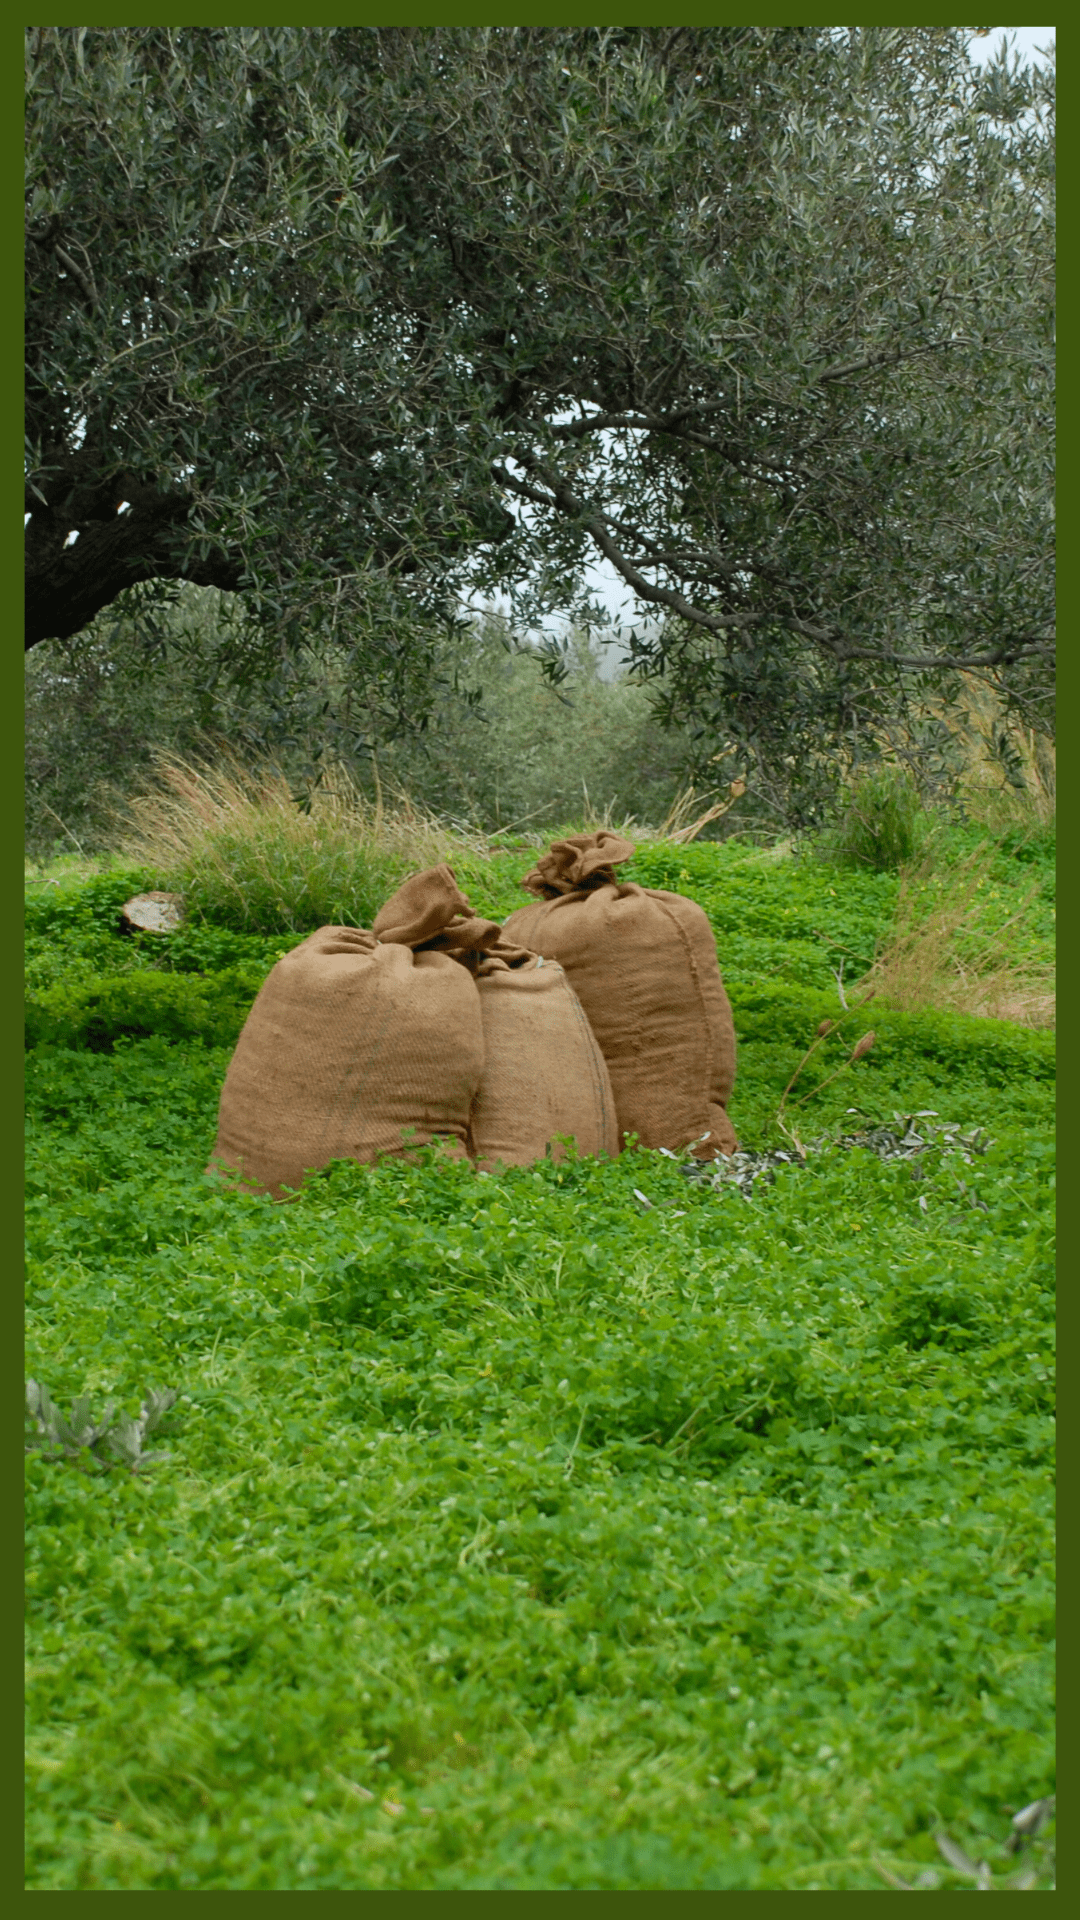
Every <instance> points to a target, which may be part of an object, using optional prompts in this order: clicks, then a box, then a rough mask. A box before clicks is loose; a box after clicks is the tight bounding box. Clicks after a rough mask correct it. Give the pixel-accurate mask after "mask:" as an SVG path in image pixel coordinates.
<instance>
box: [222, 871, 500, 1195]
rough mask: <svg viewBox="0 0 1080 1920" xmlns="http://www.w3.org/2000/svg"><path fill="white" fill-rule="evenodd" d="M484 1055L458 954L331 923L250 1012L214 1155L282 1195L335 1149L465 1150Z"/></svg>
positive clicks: (475, 1006) (357, 1154)
mask: <svg viewBox="0 0 1080 1920" xmlns="http://www.w3.org/2000/svg"><path fill="white" fill-rule="evenodd" d="M384 911H385V909H384ZM483 1065H484V1038H483V1028H482V1025H481V1018H480V1000H479V996H478V994H477V990H476V982H475V981H474V980H473V979H472V978H471V976H470V974H469V972H468V970H467V969H466V968H465V967H463V966H461V965H459V964H458V962H457V960H455V959H454V958H452V957H451V955H450V954H449V953H443V952H438V951H428V952H421V953H416V954H414V953H412V952H411V951H410V950H409V948H408V946H406V945H402V944H399V943H397V942H395V941H390V942H386V941H382V942H380V941H379V940H377V939H376V937H375V935H374V933H366V932H363V931H362V930H361V929H359V928H357V927H321V928H320V929H319V931H318V933H313V934H312V935H311V937H310V938H309V939H307V940H305V941H304V942H303V944H302V945H301V946H299V947H295V948H294V949H293V951H292V952H291V953H288V954H286V955H285V957H284V959H282V960H279V961H278V963H277V965H276V967H275V968H274V969H273V971H272V973H271V974H270V975H269V977H268V979H267V980H266V981H265V982H264V984H263V987H262V990H261V992H260V993H259V996H258V998H257V1000H256V1001H255V1004H254V1006H253V1007H252V1009H251V1012H250V1014H249V1015H248V1018H247V1021H246V1023H245V1026H244V1029H243V1032H242V1033H241V1035H240V1039H239V1041H238V1043H237V1047H236V1051H235V1053H234V1054H233V1057H232V1061H231V1063H230V1065H229V1070H228V1073H227V1074H226V1077H225V1085H224V1087H223V1089H222V1093H221V1106H220V1112H219V1118H218V1136H217V1142H216V1144H215V1147H214V1153H213V1157H212V1160H211V1167H217V1168H218V1169H233V1170H235V1171H236V1172H237V1173H238V1174H239V1177H240V1180H241V1182H242V1184H243V1185H244V1186H246V1187H249V1188H252V1189H254V1190H257V1191H269V1192H270V1193H272V1194H273V1195H274V1196H275V1198H280V1197H281V1194H282V1190H283V1189H284V1188H295V1187H298V1186H299V1185H300V1183H301V1180H302V1179H303V1175H304V1172H305V1170H306V1169H307V1168H313V1167H322V1166H325V1165H326V1164H327V1163H328V1162H329V1161H330V1160H338V1159H350V1160H360V1161H370V1160H374V1159H375V1158H376V1157H377V1156H378V1155H379V1154H380V1153H401V1152H402V1151H404V1150H406V1149H407V1148H408V1146H409V1145H410V1144H415V1145H419V1146H424V1145H427V1144H428V1143H429V1142H431V1141H434V1140H441V1141H443V1142H444V1143H445V1145H446V1147H447V1148H448V1149H449V1150H450V1151H451V1152H452V1153H453V1154H454V1155H455V1156H457V1157H459V1158H460V1157H462V1156H463V1155H464V1153H465V1139H466V1133H467V1130H468V1123H469V1114H470V1112H471V1110H472V1105H473V1101H474V1100H475V1097H476V1093H477V1090H478V1088H479V1085H480V1076H481V1072H482V1070H483Z"/></svg>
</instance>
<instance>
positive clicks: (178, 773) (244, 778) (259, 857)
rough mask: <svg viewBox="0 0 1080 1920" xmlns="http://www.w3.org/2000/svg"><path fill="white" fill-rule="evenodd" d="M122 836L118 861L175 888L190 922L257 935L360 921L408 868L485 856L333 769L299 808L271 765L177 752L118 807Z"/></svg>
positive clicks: (417, 812) (400, 801)
mask: <svg viewBox="0 0 1080 1920" xmlns="http://www.w3.org/2000/svg"><path fill="white" fill-rule="evenodd" d="M122 840H123V845H122V851H123V854H124V855H125V857H126V858H128V859H131V860H134V861H136V862H138V864H140V865H142V866H147V867H151V868H153V869H154V871H155V872H156V873H157V874H158V875H159V877H160V880H161V883H162V884H164V885H165V886H168V887H172V888H175V889H176V890H177V891H178V892H181V893H183V895H184V900H185V905H186V909H187V912H188V914H189V916H190V917H191V918H193V919H196V920H198V919H207V920H213V921H215V922H216V923H217V924H218V925H224V926H229V927H234V928H236V929H238V930H239V931H242V932H249V933H267V934H272V933H306V932H309V931H311V930H312V929H314V928H315V927H319V926H326V925H331V924H340V925H352V926H370V925H371V922H372V920H373V919H374V917H375V915H376V913H377V912H378V910H379V908H380V907H381V906H382V904H383V902H384V900H385V899H386V898H387V896H388V895H389V894H390V893H392V892H393V891H394V889H395V888H396V887H397V886H399V885H400V884H401V882H402V880H403V879H405V877H406V876H407V874H409V873H410V872H415V871H416V869H417V868H418V867H427V866H434V865H436V864H437V863H438V862H439V861H443V860H446V861H449V862H450V863H451V864H454V863H455V862H456V863H457V866H458V867H460V865H461V862H462V858H463V857H464V859H465V860H466V861H472V862H475V861H476V860H477V858H478V857H480V856H482V854H483V852H484V848H483V845H482V843H481V842H480V841H479V840H477V839H472V838H470V837H469V836H467V835H466V834H465V833H463V832H460V831H456V830H454V829H451V828H449V827H446V826H443V825H442V824H441V823H440V822H439V821H437V820H436V819H434V818H433V817H432V816H431V815H430V814H428V813H426V812H425V811H424V810H423V809H421V808H418V807H416V806H415V805H414V804H413V803H412V802H411V801H410V799H409V798H408V796H407V795H405V794H403V793H397V794H395V796H394V798H393V800H392V802H391V803H390V804H388V805H384V803H383V798H382V794H381V790H380V792H379V794H378V797H377V799H376V800H375V801H370V800H368V799H367V798H366V797H365V796H364V795H363V794H362V793H360V792H359V790H358V789H357V787H356V786H355V784H354V783H353V781H352V780H351V779H350V777H349V775H348V773H347V772H346V771H345V770H344V768H342V767H340V766H331V767H328V768H327V770H326V773H325V776H324V779H323V781H322V783H321V784H320V785H319V787H318V788H317V789H316V790H315V792H314V793H313V794H312V795H311V796H310V797H309V799H308V800H307V801H306V802H305V804H304V805H303V806H302V805H301V804H300V803H299V802H298V801H297V799H296V798H295V797H294V795H293V792H292V790H291V788H290V785H289V782H288V780H287V779H286V777H285V775H284V773H283V772H282V771H281V769H280V767H278V766H277V765H276V764H274V763H273V762H272V761H270V762H264V763H263V764H262V765H261V766H259V767H257V768H255V769H253V770H252V769H248V768H246V767H244V766H242V765H241V764H240V762H239V761H238V760H236V759H234V758H232V757H230V756H228V755H224V756H221V757H219V758H218V759H217V760H215V761H213V762H209V761H207V762H198V761H194V760H189V759H185V758H183V757H182V756H180V755H179V754H175V753H159V754H157V755H156V756H155V759H154V764H153V774H152V777H151V780H150V782H149V783H148V784H147V785H146V787H145V788H144V790H143V791H142V792H141V793H137V794H136V795H134V796H133V797H132V798H130V799H129V800H127V801H126V802H125V805H124V815H123V820H122ZM463 884H464V882H463Z"/></svg>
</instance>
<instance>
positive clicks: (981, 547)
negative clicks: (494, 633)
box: [26, 27, 1053, 755]
mask: <svg viewBox="0 0 1080 1920" xmlns="http://www.w3.org/2000/svg"><path fill="white" fill-rule="evenodd" d="M27 61H28V76H29V116H28V172H27V196H26V205H27V366H28V376H27V377H28V404H27V456H26V513H27V516H28V519H27V529H26V568H27V574H26V579H27V597H26V644H27V646H33V645H34V644H36V643H37V642H38V641H40V640H43V639H46V638H49V637H65V636H70V635H72V634H75V633H78V632H80V631H81V630H82V629H83V628H84V627H86V626H87V625H88V623H89V622H91V621H92V620H93V619H94V618H95V616H96V615H98V614H99V613H100V612H101V611H102V609H104V608H107V607H109V606H111V605H112V604H113V603H114V602H116V601H117V600H118V599H121V596H123V598H122V599H121V605H122V606H123V605H127V606H130V605H131V603H132V596H133V595H134V596H135V598H136V599H138V598H139V596H142V597H143V598H148V599H150V600H152V599H153V598H154V596H155V595H159V594H162V593H166V592H168V591H169V590H170V583H175V582H177V581H181V580H186V581H191V582H194V583H196V584H202V585H212V586H218V587H223V588H227V589H229V590H231V591H233V592H235V593H237V594H239V595H240V596H241V597H242V600H243V604H244V607H245V609H246V610H247V613H248V615H249V616H250V617H249V618H248V619H246V621H245V622H244V623H243V625H242V627H240V628H237V629H236V631H235V634H234V637H233V639H232V640H231V642H230V644H231V645H232V646H233V647H234V649H235V652H236V666H237V670H238V671H247V672H252V673H255V672H262V671H268V670H269V669H270V664H271V663H272V662H273V661H275V660H280V659H282V658H285V657H288V655H289V653H290V650H295V649H296V648H298V647H299V646H300V645H301V644H302V643H303V641H304V640H305V639H307V638H309V637H310V636H312V635H314V634H320V635H323V636H326V637H329V638H331V639H332V641H333V643H334V644H336V645H337V646H339V647H341V648H343V649H344V650H345V651H346V653H347V654H348V656H349V658H350V660H351V662H352V665H353V670H354V672H355V674H356V676H357V677H358V679H359V680H360V681H363V680H365V679H371V680H378V679H383V680H389V681H393V682H394V683H395V684H396V685H397V686H398V688H399V692H401V690H403V689H408V698H409V699H410V700H413V701H415V703H416V705H417V708H418V709H420V708H422V707H423V703H424V698H425V693H424V687H425V681H424V671H425V660H426V658H427V657H428V654H427V650H428V648H429V646H430V636H431V634H432V632H433V629H434V628H437V627H438V626H439V624H440V623H445V622H447V621H450V622H453V621H454V620H455V619H456V618H459V617H460V613H461V608H462V604H463V601H467V600H468V598H469V596H472V598H473V599H474V600H475V599H476V598H477V597H480V596H483V595H485V594H490V593H492V592H494V591H496V590H499V591H502V592H503V593H506V594H508V595H509V596H510V598H511V600H512V602H513V603H514V604H515V606H516V607H517V609H518V611H519V613H520V615H521V617H522V618H523V619H524V620H526V621H531V622H533V623H535V622H537V621H538V620H539V619H540V618H541V617H542V616H543V615H544V614H546V613H550V612H551V611H552V610H561V611H564V612H566V613H567V614H568V615H570V616H573V617H577V618H582V617H588V609H589V592H588V581H587V578H586V570H587V568H588V566H589V564H590V562H593V561H595V560H596V558H597V556H598V555H599V554H603V555H604V556H606V558H607V560H608V561H609V562H610V563H611V565H612V566H613V567H614V568H615V569H616V571H617V573H618V574H619V575H620V576H621V577H622V579H623V580H624V581H625V582H626V584H627V588H628V591H629V592H630V594H631V595H632V597H633V600H634V602H635V603H636V606H637V608H638V610H639V612H640V614H641V615H642V616H646V617H649V618H650V619H651V624H650V625H649V626H648V627H647V628H645V629H643V630H642V631H640V632H638V634H637V636H636V639H635V641H634V645H635V647H636V658H637V662H638V666H639V669H640V670H641V671H643V672H645V673H653V674H656V675H657V676H659V677H660V684H661V687H662V690H663V691H664V696H665V698H666V701H667V703H668V706H669V709H670V711H671V712H672V713H673V714H675V713H678V714H679V715H680V716H681V717H686V716H690V717H691V718H693V717H695V716H696V717H697V718H698V720H699V722H700V724H701V726H702V728H703V729H704V733H705V735H706V736H707V737H708V738H709V739H710V740H711V739H713V738H714V736H717V735H724V736H730V737H733V738H738V739H741V740H743V741H744V742H746V743H747V744H748V746H749V747H750V748H751V749H753V750H755V751H757V752H758V753H759V754H760V753H761V752H767V751H781V750H783V751H785V752H787V753H788V754H789V755H790V754H792V753H794V754H799V753H807V752H809V753H811V754H812V753H813V752H814V751H815V750H819V749H820V750H821V751H824V752H826V753H827V752H829V751H830V750H834V749H835V745H836V742H837V741H839V740H843V739H848V738H854V737H857V736H858V735H859V733H860V731H862V730H864V729H866V730H872V729H873V728H874V727H875V726H877V725H878V724H879V722H880V719H881V716H882V715H883V714H884V713H886V712H887V711H890V710H895V708H896V705H897V703H900V704H901V705H902V704H903V702H904V701H905V699H908V698H909V697H910V695H911V691H912V689H913V688H914V689H915V690H916V691H918V690H919V689H920V688H921V689H925V688H927V687H934V688H940V687H943V686H946V685H947V682H948V678H949V676H950V675H955V674H956V673H957V672H959V671H961V670H971V671H976V672H981V673H984V674H989V675H992V676H994V677H996V679H997V680H998V682H999V684H1001V685H1002V686H1003V687H1004V688H1005V690H1006V691H1007V692H1008V693H1009V694H1010V695H1011V697H1013V698H1016V699H1019V700H1021V701H1024V702H1026V704H1027V706H1028V709H1029V711H1031V712H1032V713H1033V714H1035V715H1036V716H1037V715H1038V714H1039V712H1040V711H1042V707H1041V705H1040V703H1041V702H1044V701H1045V699H1046V697H1047V688H1048V686H1049V675H1050V663H1051V660H1052V651H1053V624H1052V622H1053V613H1052V571H1051V567H1052V560H1051V554H1052V505H1051V503H1052V492H1051V457H1052V454H1051V446H1052V414H1051V408H1052V345H1053V331H1052V329H1053V319H1052V282H1051V273H1052V205H1051V194H1052V181H1053V173H1052V159H1051V155H1052V148H1051V133H1050V127H1051V119H1050V116H1051V108H1052V72H1051V71H1049V70H1047V69H1036V68H1031V69H1029V68H1025V67H1023V66H1020V65H1017V64H1016V63H1014V64H1013V65H1012V66H1011V67H1010V65H1009V64H1008V63H1007V62H1006V61H1005V60H1004V59H1002V60H999V61H997V62H996V63H993V64H991V65H990V66H989V67H987V68H983V69H977V68H976V67H974V66H973V65H972V63H971V61H970V59H969V56H968V53H967V45H966V31H965V30H962V29H959V28H946V27H906V28H869V27H867V28H822V27H775V28H753V27H708V28H689V27H675V28H559V27H550V28H516V27H499V28H492V27H460V28H454V27H446V28H402V29H392V28H366V27H341V28H307V29H305V28H299V27H182V28H168V27H117V28H82V27H80V28H75V27H52V28H50V27H35V28H31V29H30V30H29V32H28V35H27ZM171 590H172V591H175V587H172V589H171ZM657 616H660V618H659V619H658V618H657ZM555 671H557V667H556V668H555Z"/></svg>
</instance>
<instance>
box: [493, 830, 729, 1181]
mask: <svg viewBox="0 0 1080 1920" xmlns="http://www.w3.org/2000/svg"><path fill="white" fill-rule="evenodd" d="M633 852H634V847H633V844H632V842H631V841H629V840H624V839H622V838H621V837H620V836H619V835H618V834H614V833H607V832H604V833H596V834H575V835H573V836H572V837H571V838H570V839H567V840H560V841H556V842H555V844H554V845H553V846H552V848H551V850H550V852H549V853H547V854H545V855H544V857H543V858H542V859H541V860H539V861H538V862H537V864H536V867H535V868H534V870H533V871H532V873H529V874H527V875H526V876H525V879H524V880H523V882H522V885H523V886H525V887H527V888H528V889H529V891H530V892H533V893H537V894H540V895H541V896H542V898H541V899H539V900H538V901H537V902H536V903H535V904H534V905H532V906H528V907H520V908H519V909H518V911H517V912H516V913H512V914H511V915H510V917H509V919H507V920H506V921H505V922H504V923H503V930H502V931H503V939H504V940H514V941H519V942H520V943H521V944H522V945H523V946H526V947H531V948H532V949H533V950H534V951H535V952H537V953H541V954H543V955H544V957H545V959H551V960H557V961H558V962H559V964H560V966H562V967H563V968H564V969H565V971H566V974H567V976H568V978H569V981H570V984H571V986H572V987H573V989H574V992H575V993H576V994H577V997H578V999H579V1000H580V1002H581V1004H582V1006H583V1007H584V1009H585V1012H586V1015H587V1016H588V1020H589V1024H590V1026H591V1027H592V1030H593V1032H594V1034H595V1035H596V1038H597V1041H598V1042H599V1045H600V1051H601V1052H602V1054H603V1056H604V1059H605V1060H606V1061H607V1066H608V1073H609V1074H610V1077H611V1087H612V1092H613V1094H614V1096H615V1111H616V1118H617V1122H618V1128H619V1139H620V1145H621V1144H622V1141H623V1138H624V1136H625V1135H626V1134H629V1133H633V1134H636V1135H637V1136H638V1139H639V1141H640V1143H641V1145H642V1146H644V1147H666V1148H667V1149H668V1150H669V1151H670V1152H677V1151H678V1150H679V1149H680V1148H681V1147H685V1146H689V1145H690V1144H691V1142H699V1143H700V1144H698V1145H697V1146H695V1148H694V1151H695V1154H696V1156H697V1157H698V1158H713V1157H714V1156H715V1155H716V1154H717V1153H733V1152H734V1151H735V1149H736V1147H737V1145H738V1141H737V1138H736V1135H735V1130H734V1128H733V1126H732V1124H731V1121H730V1120H729V1119H728V1116H727V1113H726V1111H725V1108H726V1105H727V1102H728V1099H729V1098H730V1095H731V1089H732V1087H733V1085H734V1082H735V1027H734V1022H733V1021H732V1017H731V1007H730V1005H729V1002H728V998H727V995H726V993H725V992H724V986H723V982H722V980H721V978H720V968H719V965H718V963H717V958H716V942H715V941H714V939H713V933H712V928H711V927H710V925H709V922H708V920H707V918H706V916H705V914H704V913H703V911H702V909H701V908H700V907H699V906H698V905H697V904H696V903H695V902H694V901H692V900H687V899H685V898H684V897H683V896H682V894H678V893H666V892H663V891H661V890H660V889H658V888H653V887H639V886H636V885H635V884H634V883H633V882H632V881H619V880H617V879H616V877H615V873H614V868H615V866H616V865H618V864H619V863H620V862H622V861H624V860H629V859H630V858H631V856H632V855H633ZM703 1135H705V1136H707V1137H706V1138H705V1139H702V1136H703Z"/></svg>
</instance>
